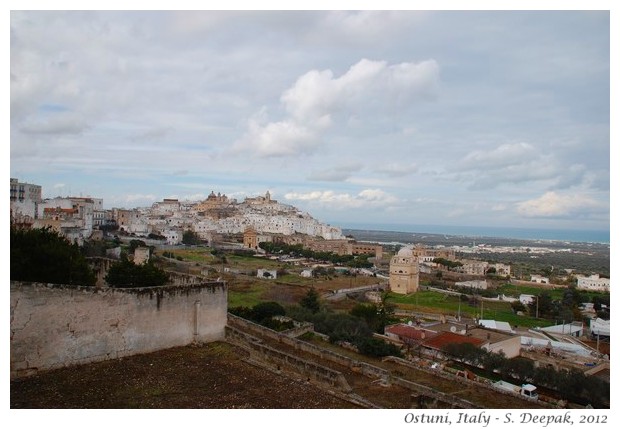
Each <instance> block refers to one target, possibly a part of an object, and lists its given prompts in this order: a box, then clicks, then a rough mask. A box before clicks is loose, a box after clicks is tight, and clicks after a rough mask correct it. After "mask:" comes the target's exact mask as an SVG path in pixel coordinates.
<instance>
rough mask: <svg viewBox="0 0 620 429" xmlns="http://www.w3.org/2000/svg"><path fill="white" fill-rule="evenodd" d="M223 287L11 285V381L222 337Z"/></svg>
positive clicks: (223, 316)
mask: <svg viewBox="0 0 620 429" xmlns="http://www.w3.org/2000/svg"><path fill="white" fill-rule="evenodd" d="M226 312H227V287H226V284H225V283H223V282H211V283H204V284H201V285H194V286H185V287H171V286H163V287H154V288H142V289H115V288H106V289H99V288H94V287H75V286H66V285H49V284H41V283H26V282H11V341H10V347H11V378H15V377H20V376H25V375H30V374H34V373H36V372H38V371H41V370H47V369H53V368H58V367H63V366H68V365H73V364H84V363H90V362H96V361H102V360H106V359H114V358H120V357H123V356H130V355H135V354H141V353H149V352H153V351H156V350H162V349H166V348H170V347H176V346H183V345H187V344H190V343H193V342H209V341H215V340H221V339H223V338H224V336H225V332H224V329H225V327H226V320H227V317H226Z"/></svg>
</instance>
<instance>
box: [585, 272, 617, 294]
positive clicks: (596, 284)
mask: <svg viewBox="0 0 620 429" xmlns="http://www.w3.org/2000/svg"><path fill="white" fill-rule="evenodd" d="M577 289H584V290H595V291H603V292H609V279H608V278H605V277H600V276H599V275H598V274H592V275H591V276H590V277H585V276H578V277H577Z"/></svg>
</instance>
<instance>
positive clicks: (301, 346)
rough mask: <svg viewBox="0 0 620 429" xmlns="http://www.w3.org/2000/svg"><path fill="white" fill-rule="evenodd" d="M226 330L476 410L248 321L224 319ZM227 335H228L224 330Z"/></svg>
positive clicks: (454, 398)
mask: <svg viewBox="0 0 620 429" xmlns="http://www.w3.org/2000/svg"><path fill="white" fill-rule="evenodd" d="M228 326H229V327H234V329H235V330H236V331H239V332H242V331H243V332H246V333H254V334H256V335H260V336H263V337H266V338H270V339H273V340H276V341H279V342H281V343H283V344H287V345H289V346H291V347H294V348H295V349H296V350H300V351H304V352H307V353H311V354H313V355H315V356H317V357H319V358H320V359H326V360H329V361H331V362H334V363H338V364H340V365H343V366H345V367H347V368H349V369H351V370H352V371H355V372H359V373H360V374H363V375H365V376H367V377H371V378H378V379H382V380H385V381H386V382H389V383H394V384H396V385H399V386H402V387H405V388H407V389H409V390H411V391H412V392H416V393H418V394H420V393H421V394H423V395H426V396H428V397H429V398H433V399H435V400H438V401H441V402H443V403H446V404H450V405H452V406H456V407H459V408H471V409H474V408H480V407H478V406H476V405H474V404H472V403H471V402H469V401H466V400H463V399H460V398H458V397H455V396H452V395H448V394H444V393H442V392H438V391H436V390H434V389H432V388H430V387H427V386H424V385H421V384H417V383H414V382H411V381H408V380H404V379H401V378H400V377H394V376H393V375H392V374H391V372H390V371H388V370H386V369H383V368H380V367H378V366H375V365H372V364H369V363H366V362H362V361H358V360H355V359H352V358H349V357H347V356H344V355H341V354H339V353H336V352H333V351H331V350H326V349H322V348H320V347H318V346H315V345H314V344H310V343H306V342H305V341H301V340H298V339H296V338H290V337H287V336H285V335H282V334H281V333H279V332H276V331H274V330H272V329H269V328H266V327H264V326H261V325H258V324H256V323H253V322H250V321H249V320H246V319H243V318H241V317H238V316H234V315H232V314H229V315H228ZM227 332H229V331H228V330H227ZM246 341H252V342H257V341H258V342H260V340H259V339H258V338H256V337H253V336H251V335H250V336H248V337H246ZM389 359H390V360H392V361H395V362H398V361H400V362H406V363H407V364H408V365H411V363H409V362H407V361H405V360H404V359H400V358H392V357H391V358H389ZM400 362H399V363H400ZM412 366H414V365H412Z"/></svg>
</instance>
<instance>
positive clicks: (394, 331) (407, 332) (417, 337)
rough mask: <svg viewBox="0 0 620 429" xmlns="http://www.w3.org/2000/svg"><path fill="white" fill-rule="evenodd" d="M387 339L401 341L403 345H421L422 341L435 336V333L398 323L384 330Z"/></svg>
mask: <svg viewBox="0 0 620 429" xmlns="http://www.w3.org/2000/svg"><path fill="white" fill-rule="evenodd" d="M384 332H385V335H386V336H387V337H388V338H391V339H394V340H398V341H401V342H403V343H405V344H411V343H421V342H422V341H424V340H426V339H428V338H432V337H434V336H435V335H437V332H435V331H431V330H430V329H425V328H422V327H419V326H413V325H407V324H404V323H398V324H396V325H389V326H386V327H385V328H384Z"/></svg>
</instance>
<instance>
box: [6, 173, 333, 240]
mask: <svg viewBox="0 0 620 429" xmlns="http://www.w3.org/2000/svg"><path fill="white" fill-rule="evenodd" d="M11 219H12V221H13V222H14V223H15V224H20V225H24V226H28V227H35V228H42V227H45V226H50V227H52V228H53V229H55V230H57V231H58V232H59V233H62V234H63V235H65V236H66V237H68V238H69V239H71V240H72V241H73V240H78V242H81V241H82V240H84V239H87V238H90V237H91V235H92V233H93V231H94V230H96V229H98V227H99V226H101V225H105V224H115V225H118V227H119V229H120V230H122V231H124V232H126V233H130V234H135V235H137V236H145V237H146V236H148V235H149V234H156V235H159V236H163V237H165V240H166V243H167V244H179V243H180V242H181V240H182V239H183V233H184V232H185V231H187V230H191V231H193V232H195V233H196V234H198V236H200V237H201V238H202V239H205V240H210V239H211V238H212V235H213V234H239V233H243V232H244V231H245V230H246V229H247V228H249V227H252V228H254V229H255V230H256V231H260V232H261V233H267V234H282V235H293V234H306V235H309V236H313V237H321V238H324V239H326V240H335V239H343V238H344V236H343V235H342V231H341V229H340V228H338V227H333V226H330V225H326V224H323V223H320V222H319V221H318V220H316V219H314V218H313V217H312V216H310V215H309V214H308V213H303V212H301V211H299V210H298V209H297V208H295V207H293V206H291V205H286V204H280V203H278V202H277V201H275V200H272V199H271V195H270V193H269V192H267V193H266V194H265V196H259V197H254V198H245V200H244V201H243V202H241V203H239V202H237V200H235V199H229V198H228V197H226V195H222V194H217V195H216V194H215V193H213V192H212V193H211V195H209V197H208V198H207V199H206V200H204V201H201V202H180V201H178V200H177V199H164V200H163V201H160V202H156V203H154V204H153V205H152V206H151V207H143V208H136V209H130V210H126V209H117V208H115V209H112V210H104V209H103V200H102V199H101V198H91V197H86V198H84V197H64V198H61V197H56V198H51V199H46V200H43V199H42V198H41V186H39V185H32V184H28V183H21V182H19V181H18V180H17V179H13V178H12V179H11Z"/></svg>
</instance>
